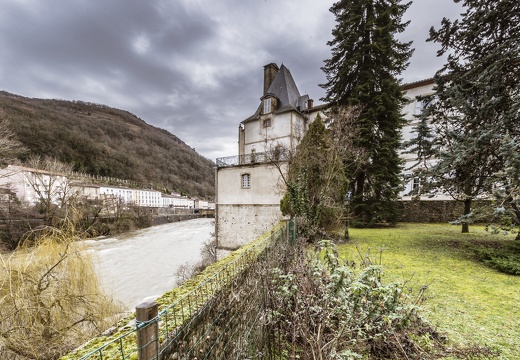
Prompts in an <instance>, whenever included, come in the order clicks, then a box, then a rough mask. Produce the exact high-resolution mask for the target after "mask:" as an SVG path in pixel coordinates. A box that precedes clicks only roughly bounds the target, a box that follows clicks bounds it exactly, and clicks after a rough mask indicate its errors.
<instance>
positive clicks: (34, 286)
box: [0, 223, 121, 360]
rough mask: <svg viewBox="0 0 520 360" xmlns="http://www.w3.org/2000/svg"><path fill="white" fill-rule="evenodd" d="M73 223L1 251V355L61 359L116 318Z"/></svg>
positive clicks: (114, 308) (49, 230) (117, 311)
mask: <svg viewBox="0 0 520 360" xmlns="http://www.w3.org/2000/svg"><path fill="white" fill-rule="evenodd" d="M80 235H81V234H76V233H75V229H74V226H73V224H72V223H68V226H65V227H63V228H62V229H56V228H48V230H47V231H46V232H45V235H44V236H43V237H40V238H39V239H38V241H37V243H36V244H35V245H34V246H32V247H31V248H26V247H22V248H20V249H18V250H17V251H15V252H13V253H11V254H10V255H9V256H5V255H1V254H0V358H2V359H35V360H36V359H42V360H43V359H57V358H59V356H60V355H63V354H64V353H66V352H67V351H70V350H72V349H74V348H75V347H77V346H79V345H80V344H82V343H83V342H85V341H86V340H88V339H89V338H91V337H92V336H93V335H95V334H98V333H100V332H101V331H103V330H104V329H106V328H107V327H108V326H109V325H110V324H112V323H113V322H115V320H116V319H115V318H114V316H116V315H117V314H119V313H121V307H120V306H119V305H117V304H115V303H114V302H113V300H112V299H110V298H109V297H107V296H105V295H104V294H103V292H102V290H101V288H100V285H99V282H98V278H97V277H96V274H95V271H94V267H93V262H92V260H91V259H90V257H89V254H88V252H86V251H84V249H82V248H81V246H80V245H79V244H78V243H77V242H76V241H75V240H76V239H78V238H81V236H80Z"/></svg>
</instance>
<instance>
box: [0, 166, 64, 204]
mask: <svg viewBox="0 0 520 360" xmlns="http://www.w3.org/2000/svg"><path fill="white" fill-rule="evenodd" d="M0 187H2V188H9V189H10V190H11V191H12V192H13V193H15V194H16V196H17V198H18V200H20V201H21V202H24V203H26V204H28V205H31V206H32V205H35V204H36V203H37V202H38V201H39V199H40V197H41V196H45V197H47V196H49V197H50V199H51V202H53V203H55V204H58V203H59V199H61V198H63V197H64V195H66V194H68V193H71V192H72V191H73V189H72V188H71V187H70V185H69V181H68V179H67V177H66V176H65V175H63V174H52V173H48V172H45V171H42V170H37V169H30V168H26V167H23V166H14V165H9V166H7V167H6V168H4V169H0Z"/></svg>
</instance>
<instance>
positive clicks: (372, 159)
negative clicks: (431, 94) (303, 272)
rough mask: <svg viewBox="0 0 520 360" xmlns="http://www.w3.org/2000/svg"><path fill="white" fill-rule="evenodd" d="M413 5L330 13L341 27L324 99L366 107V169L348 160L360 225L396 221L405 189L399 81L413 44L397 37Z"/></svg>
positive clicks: (375, 2)
mask: <svg viewBox="0 0 520 360" xmlns="http://www.w3.org/2000/svg"><path fill="white" fill-rule="evenodd" d="M410 4H411V3H406V4H401V3H400V1H399V0H391V1H381V0H360V1H348V0H341V1H338V2H336V3H335V4H334V5H333V6H332V7H331V9H330V11H331V12H332V13H333V14H334V16H335V17H336V21H337V25H336V27H335V29H334V30H333V31H332V35H333V36H334V39H333V40H331V41H329V42H328V45H330V46H331V47H332V57H331V58H330V59H328V60H325V66H324V67H323V68H322V70H323V71H324V72H325V74H326V76H327V83H326V84H322V85H321V86H322V87H323V88H324V89H326V96H325V97H324V98H323V99H322V100H324V101H327V102H329V103H331V104H332V105H334V106H336V107H351V106H357V107H359V108H360V109H361V111H360V115H359V118H358V121H357V123H356V130H357V131H358V134H359V136H358V137H357V139H356V140H355V146H356V147H357V148H358V149H363V150H364V151H365V153H366V159H367V162H366V164H365V165H364V166H363V167H359V166H357V164H356V166H351V165H352V163H350V162H346V164H345V168H346V169H345V170H346V173H347V176H348V178H349V179H350V186H351V189H352V190H353V194H354V197H353V199H352V209H353V212H354V216H355V220H356V221H357V223H358V224H362V225H371V224H373V223H375V222H378V221H389V222H391V223H394V222H395V221H396V219H397V214H396V202H395V201H396V199H397V196H398V193H399V190H400V187H401V180H400V178H399V174H400V172H401V160H400V157H399V153H398V150H399V147H400V140H401V129H402V127H403V125H404V123H405V120H404V118H403V116H402V114H401V109H402V107H403V105H404V104H405V102H406V100H405V98H404V97H403V95H402V93H401V89H400V82H399V80H398V79H397V76H399V75H400V74H401V73H402V72H403V71H404V70H405V69H406V67H407V66H408V60H409V58H410V56H411V54H412V52H413V50H411V43H403V42H400V41H398V40H397V39H396V35H397V34H399V33H402V32H403V31H404V30H405V28H406V26H407V25H408V22H402V16H403V14H404V12H405V11H406V9H408V7H409V6H410Z"/></svg>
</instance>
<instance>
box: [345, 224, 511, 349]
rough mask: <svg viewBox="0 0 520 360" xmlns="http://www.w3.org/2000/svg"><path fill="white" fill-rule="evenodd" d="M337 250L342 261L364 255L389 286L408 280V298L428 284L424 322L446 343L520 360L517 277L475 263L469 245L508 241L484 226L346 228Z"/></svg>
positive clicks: (507, 238) (414, 225)
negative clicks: (378, 266)
mask: <svg viewBox="0 0 520 360" xmlns="http://www.w3.org/2000/svg"><path fill="white" fill-rule="evenodd" d="M350 237H351V240H350V241H349V243H347V244H344V245H340V246H339V247H338V251H339V252H340V256H341V257H342V258H344V259H348V260H353V261H355V262H357V263H359V261H360V254H362V255H366V254H369V256H370V258H371V259H373V260H374V261H375V262H377V263H379V256H380V250H381V249H383V252H382V265H383V266H384V269H385V276H386V278H387V280H388V281H400V282H404V281H407V282H408V285H407V286H406V287H407V288H411V289H413V290H412V295H413V293H414V292H415V293H417V291H418V289H419V288H420V287H421V286H422V285H424V284H429V288H428V291H427V301H426V302H425V303H424V304H423V308H424V318H425V319H427V320H428V321H429V322H430V323H431V324H432V325H433V326H434V327H435V328H436V329H437V330H438V331H440V332H442V333H445V334H447V336H448V339H449V341H452V342H453V343H455V344H459V345H462V346H471V345H481V346H488V347H490V348H492V349H494V350H498V351H499V352H500V355H499V356H497V357H495V359H520V276H513V275H506V274H502V273H499V272H498V271H496V270H493V269H491V268H489V267H487V266H486V265H484V264H483V263H480V262H478V261H476V260H475V257H474V251H473V250H472V249H471V246H472V243H474V242H477V241H478V243H479V244H486V243H489V244H497V243H501V242H512V241H513V240H512V239H513V236H512V235H511V236H503V235H492V234H491V233H489V232H486V231H485V229H484V227H480V226H470V233H469V234H461V233H460V226H451V225H446V224H400V225H399V226H397V227H395V228H382V229H350Z"/></svg>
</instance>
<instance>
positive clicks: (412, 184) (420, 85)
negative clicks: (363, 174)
mask: <svg viewBox="0 0 520 360" xmlns="http://www.w3.org/2000/svg"><path fill="white" fill-rule="evenodd" d="M434 86H435V80H434V79H433V78H430V79H425V80H421V81H417V82H413V83H409V84H405V85H403V86H402V88H401V89H402V90H403V92H404V94H405V97H407V98H408V99H410V100H411V101H410V103H409V104H407V105H406V106H405V107H404V109H403V113H404V115H405V118H406V120H407V122H408V123H407V125H406V126H405V127H404V128H403V141H404V142H406V141H409V140H411V139H413V138H414V137H415V136H416V134H414V133H413V128H414V127H415V126H417V125H418V123H419V120H418V118H417V116H418V115H420V114H421V113H422V111H423V110H424V107H425V106H427V103H426V102H425V100H424V99H423V97H425V96H430V95H434V94H435V91H434ZM404 151H405V150H402V151H401V157H402V158H403V160H404V162H405V164H404V169H405V170H404V171H405V174H407V175H411V179H410V180H409V181H408V182H406V183H405V184H404V186H405V188H404V190H403V191H402V192H401V194H400V195H401V199H402V200H411V199H412V198H415V199H418V198H420V199H421V200H452V198H451V197H450V196H449V195H447V194H440V193H439V194H436V195H435V196H432V197H430V196H424V195H425V194H421V187H422V185H423V184H424V181H425V179H424V177H422V176H421V175H420V166H419V167H416V168H414V169H412V170H409V169H410V168H411V167H412V166H413V165H415V164H416V163H417V156H416V155H415V154H413V153H412V154H406V153H404ZM433 161H434V160H429V162H430V163H432V162H433ZM421 195H423V196H421Z"/></svg>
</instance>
